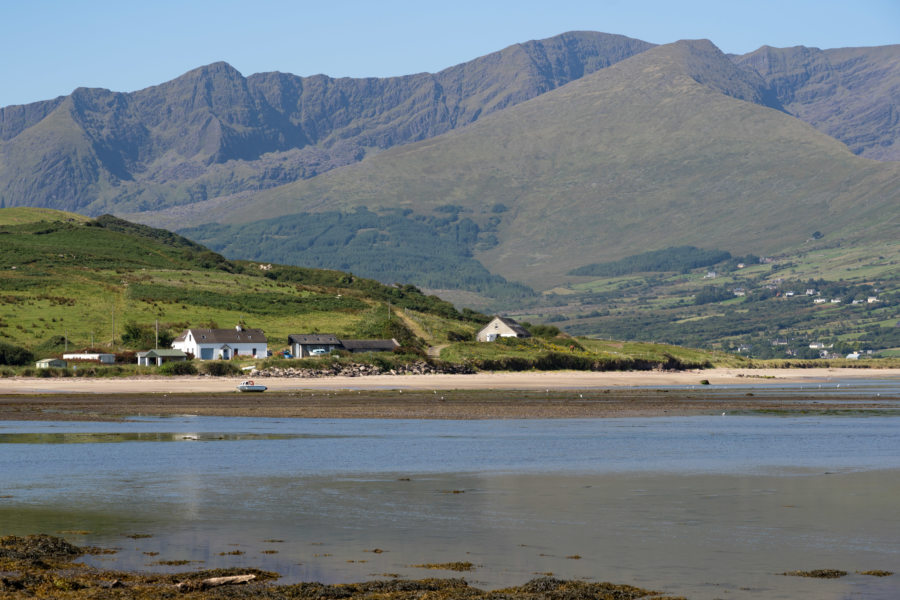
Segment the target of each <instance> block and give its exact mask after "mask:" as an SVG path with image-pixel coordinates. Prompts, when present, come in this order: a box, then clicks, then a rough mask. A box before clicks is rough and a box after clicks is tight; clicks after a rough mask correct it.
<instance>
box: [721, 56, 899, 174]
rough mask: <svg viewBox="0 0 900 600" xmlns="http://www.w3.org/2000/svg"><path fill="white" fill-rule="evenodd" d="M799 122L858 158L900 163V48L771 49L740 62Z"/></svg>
mask: <svg viewBox="0 0 900 600" xmlns="http://www.w3.org/2000/svg"><path fill="white" fill-rule="evenodd" d="M735 62H736V63H737V64H739V65H742V66H746V67H749V68H751V69H753V70H754V71H755V72H757V73H759V75H760V76H761V77H762V78H763V79H765V81H766V85H767V86H768V88H769V90H770V91H771V96H772V97H773V98H774V99H775V100H776V101H777V102H778V103H779V104H780V105H781V106H782V107H783V108H784V110H786V111H787V112H788V113H790V114H792V115H794V116H795V117H797V118H799V119H802V120H803V121H806V122H807V123H809V124H811V125H812V126H813V127H815V128H816V129H818V130H819V131H822V132H824V133H827V134H828V135H830V136H832V137H834V138H835V139H838V140H841V141H842V142H844V143H845V144H847V146H848V147H849V148H850V149H851V150H852V151H853V152H854V153H856V154H859V155H860V156H865V157H867V158H873V159H876V160H890V161H897V160H900V45H897V46H882V47H878V48H838V49H833V50H820V49H818V48H806V47H803V46H797V47H794V48H771V47H769V46H763V47H762V48H760V49H759V50H757V51H755V52H751V53H750V54H746V55H744V56H740V57H736V58H735Z"/></svg>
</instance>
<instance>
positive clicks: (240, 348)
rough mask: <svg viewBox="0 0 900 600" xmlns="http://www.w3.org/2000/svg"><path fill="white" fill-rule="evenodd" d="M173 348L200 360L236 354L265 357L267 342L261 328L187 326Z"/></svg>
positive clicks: (224, 357)
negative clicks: (195, 327)
mask: <svg viewBox="0 0 900 600" xmlns="http://www.w3.org/2000/svg"><path fill="white" fill-rule="evenodd" d="M172 348H174V349H175V350H181V351H182V352H184V353H185V354H193V355H194V357H195V358H199V359H200V360H219V359H221V360H229V359H231V358H234V357H235V356H247V357H253V358H265V357H266V356H267V354H268V350H269V348H268V343H267V341H266V336H265V334H264V333H263V330H262V329H247V328H246V327H244V326H243V325H238V326H236V327H235V328H234V329H185V330H184V333H182V334H181V335H180V336H178V337H177V338H175V341H173V342H172Z"/></svg>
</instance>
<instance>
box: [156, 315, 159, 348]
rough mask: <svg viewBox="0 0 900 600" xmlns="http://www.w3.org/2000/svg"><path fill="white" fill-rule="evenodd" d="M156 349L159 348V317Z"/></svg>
mask: <svg viewBox="0 0 900 600" xmlns="http://www.w3.org/2000/svg"><path fill="white" fill-rule="evenodd" d="M156 349H157V350H159V319H157V320H156Z"/></svg>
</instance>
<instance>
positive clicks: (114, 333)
mask: <svg viewBox="0 0 900 600" xmlns="http://www.w3.org/2000/svg"><path fill="white" fill-rule="evenodd" d="M115 345H116V307H115V306H113V309H112V339H111V340H109V347H110V348H112V347H114V346H115Z"/></svg>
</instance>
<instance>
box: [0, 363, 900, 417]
mask: <svg viewBox="0 0 900 600" xmlns="http://www.w3.org/2000/svg"><path fill="white" fill-rule="evenodd" d="M704 379H705V380H708V381H709V382H710V384H709V385H701V383H700V382H701V381H702V380H704ZM239 381H240V379H239V378H233V377H226V378H218V377H141V378H121V379H88V378H85V379H82V378H71V377H70V378H59V379H50V378H9V379H4V380H3V383H4V388H5V389H4V390H2V391H0V420H115V419H120V418H123V417H125V416H129V415H183V414H191V415H208V416H252V417H272V418H387V419H392V418H393V419H396V418H409V419H496V418H542V419H547V418H607V417H629V416H635V417H637V416H675V415H694V414H718V413H720V412H724V411H728V412H753V411H761V410H764V411H784V412H798V411H803V412H816V411H818V412H824V411H832V412H833V411H868V410H872V411H892V412H896V411H898V410H900V392H898V391H897V390H898V389H900V370H897V369H827V368H825V369H796V370H789V369H771V370H766V369H753V370H739V369H707V370H703V371H684V372H614V373H590V372H581V371H578V372H572V371H555V372H526V373H479V374H475V375H393V376H392V375H375V376H365V377H325V378H317V379H301V378H271V377H264V378H258V379H257V380H256V381H257V382H261V383H264V384H265V385H266V386H268V388H269V389H268V390H267V391H266V392H265V393H262V394H244V393H240V392H238V391H237V390H236V388H235V386H236V385H237V383H238V382H239ZM863 381H886V382H889V385H888V386H887V390H888V391H885V392H884V393H880V394H878V395H877V396H876V395H875V394H873V393H871V392H870V391H867V390H864V389H862V388H859V389H860V391H859V392H858V393H857V392H853V391H852V390H853V389H854V388H855V387H859V386H854V385H853V384H854V382H857V383H862V382H863ZM893 382H896V383H897V385H893ZM838 384H841V385H843V389H841V390H840V394H837V395H836V394H835V393H834V392H835V388H836V386H837V385H838ZM732 386H737V387H732ZM800 386H803V387H802V389H801V387H800ZM820 386H821V387H820ZM822 388H825V389H822ZM829 390H830V391H829Z"/></svg>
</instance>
